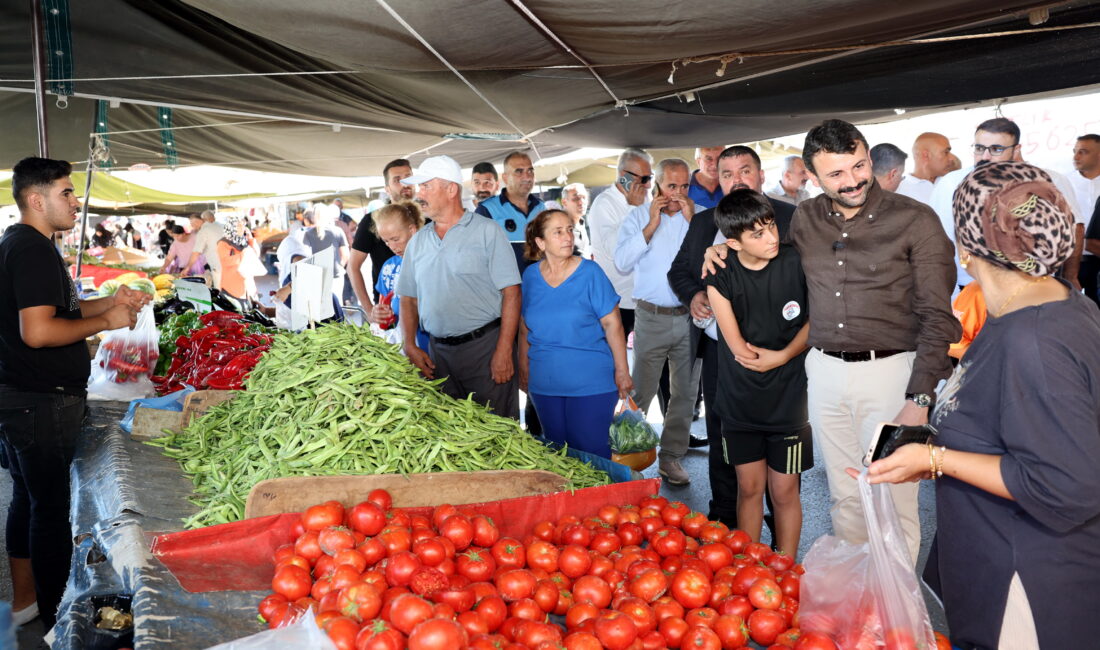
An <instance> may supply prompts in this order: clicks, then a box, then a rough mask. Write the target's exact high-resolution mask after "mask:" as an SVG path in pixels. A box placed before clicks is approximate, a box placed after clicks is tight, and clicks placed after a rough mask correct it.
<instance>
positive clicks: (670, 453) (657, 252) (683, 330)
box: [615, 158, 699, 485]
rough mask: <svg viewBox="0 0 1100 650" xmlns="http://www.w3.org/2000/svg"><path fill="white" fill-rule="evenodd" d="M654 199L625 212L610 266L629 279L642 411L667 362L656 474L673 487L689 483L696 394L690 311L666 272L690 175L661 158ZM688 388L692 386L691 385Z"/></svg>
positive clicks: (682, 165)
mask: <svg viewBox="0 0 1100 650" xmlns="http://www.w3.org/2000/svg"><path fill="white" fill-rule="evenodd" d="M654 179H655V180H656V182H657V191H658V194H657V196H656V197H655V198H654V199H653V200H652V201H651V202H649V203H646V204H643V205H640V206H638V207H636V208H634V209H633V210H631V211H630V213H629V214H627V215H626V219H624V220H623V225H622V227H621V228H620V229H619V237H618V243H617V244H616V246H615V266H616V268H617V269H618V270H619V271H620V272H622V273H633V274H634V291H633V298H634V303H635V305H636V310H635V312H634V373H633V375H634V376H633V379H634V388H635V390H634V395H635V401H636V402H637V403H638V405H639V406H641V407H642V408H643V409H646V408H647V407H648V406H649V404H650V402H652V401H653V397H654V395H655V394H656V393H657V384H658V381H659V379H660V377H661V369H662V367H663V366H664V364H665V362H666V361H667V362H668V365H669V371H670V372H669V388H670V395H669V401H668V409H667V411H666V412H665V424H664V428H663V430H662V432H661V451H660V461H659V465H658V472H659V473H660V474H661V476H663V477H665V480H666V481H668V482H669V484H671V485H687V484H688V483H690V482H691V479H690V478H689V477H688V474H687V472H686V471H684V468H683V465H682V464H681V462H680V459H682V458H683V457H684V454H685V453H686V452H687V449H688V439H689V437H690V430H691V418H692V410H693V408H694V406H695V397H696V395H697V394H698V392H699V386H698V375H696V374H695V373H694V372H693V370H694V365H695V351H694V350H693V349H692V347H691V341H692V338H691V329H692V327H693V326H692V323H691V318H690V316H689V315H688V308H687V307H686V306H684V304H683V303H681V302H680V299H679V298H678V297H677V296H676V294H675V293H674V292H673V291H672V287H671V286H670V285H669V283H668V271H669V267H671V266H672V261H673V260H674V259H675V258H676V254H677V253H678V252H679V251H680V244H681V243H683V241H684V236H685V235H686V234H687V231H688V225H690V223H691V218H692V216H694V215H695V210H696V205H695V203H694V202H693V201H692V200H691V199H690V198H689V196H688V188H689V186H690V183H691V169H690V168H689V167H688V164H687V162H685V161H683V160H680V159H679V158H666V159H665V160H662V161H660V162H659V163H657V165H656V168H655V169H654ZM693 380H694V381H693Z"/></svg>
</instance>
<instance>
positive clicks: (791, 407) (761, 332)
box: [706, 189, 813, 557]
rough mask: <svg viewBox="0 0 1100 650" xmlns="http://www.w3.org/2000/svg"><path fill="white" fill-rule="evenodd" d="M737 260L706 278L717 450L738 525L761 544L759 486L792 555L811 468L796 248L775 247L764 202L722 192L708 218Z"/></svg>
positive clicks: (802, 294)
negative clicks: (728, 469)
mask: <svg viewBox="0 0 1100 650" xmlns="http://www.w3.org/2000/svg"><path fill="white" fill-rule="evenodd" d="M714 222H715V224H716V225H717V226H718V230H719V231H720V232H721V233H722V235H723V236H724V237H726V243H727V244H728V245H729V246H730V248H732V249H733V250H734V251H735V252H736V253H737V255H736V256H734V257H733V258H732V259H733V263H730V264H727V265H726V268H724V269H720V270H719V271H718V274H717V275H711V276H708V277H707V278H706V283H707V296H708V298H709V299H710V306H711V309H712V310H713V311H714V317H715V319H716V320H717V322H718V327H719V329H720V330H721V333H722V336H720V337H719V338H718V346H719V351H718V399H717V400H716V402H717V411H718V415H719V417H721V419H722V447H723V454H724V455H725V456H726V460H727V462H728V463H730V464H732V465H735V466H736V468H737V490H738V496H737V521H738V523H739V524H740V527H741V528H742V529H743V530H744V531H745V532H747V533H748V534H749V535H750V536H751V537H752V538H753V541H759V538H760V525H761V521H762V518H763V513H764V508H763V503H762V500H763V496H764V486H765V484H767V486H768V488H769V490H770V492H771V497H772V501H773V503H774V514H775V528H776V535H775V537H776V539H775V546H776V547H777V548H778V549H779V550H780V551H783V552H785V553H788V554H790V555H791V556H792V557H794V556H795V555H796V554H797V552H798V538H799V535H800V533H801V530H802V502H801V499H800V498H799V474H800V473H801V472H803V471H805V470H807V469H809V468H811V467H813V442H812V440H811V437H810V428H809V424H808V421H809V418H808V414H807V409H806V370H805V365H804V362H805V356H806V355H805V353H806V350H807V349H808V348H807V346H806V339H807V337H808V335H809V327H810V326H809V321H808V314H807V303H806V278H805V276H804V275H803V274H802V262H801V260H800V258H799V256H798V253H797V252H796V251H795V249H794V247H792V246H787V245H783V244H780V242H779V234H778V230H777V229H776V225H775V215H774V213H773V212H772V207H771V205H770V204H769V203H768V201H767V200H765V199H764V197H763V196H761V195H760V194H758V193H756V192H754V191H752V190H748V189H742V190H735V191H733V192H731V193H729V194H727V195H726V196H725V197H724V198H723V199H722V200H721V201H720V202H719V203H718V206H717V208H716V209H715V213H714Z"/></svg>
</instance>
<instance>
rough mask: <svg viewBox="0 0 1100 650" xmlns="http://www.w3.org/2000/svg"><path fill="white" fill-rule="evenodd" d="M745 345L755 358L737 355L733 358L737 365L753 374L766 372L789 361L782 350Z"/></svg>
mask: <svg viewBox="0 0 1100 650" xmlns="http://www.w3.org/2000/svg"><path fill="white" fill-rule="evenodd" d="M745 345H746V347H748V348H749V352H752V353H753V354H755V355H756V358H755V359H752V358H748V357H747V356H746V357H742V356H741V355H737V356H736V357H734V358H735V359H736V360H737V363H739V364H741V365H742V366H743V367H745V368H748V369H749V370H752V371H754V372H767V371H769V370H772V369H775V368H778V367H779V366H781V365H783V364H785V363H787V362H788V361H790V358H789V357H788V356H787V353H786V352H783V351H782V350H767V349H765V348H758V347H756V346H755V345H753V344H752V343H745Z"/></svg>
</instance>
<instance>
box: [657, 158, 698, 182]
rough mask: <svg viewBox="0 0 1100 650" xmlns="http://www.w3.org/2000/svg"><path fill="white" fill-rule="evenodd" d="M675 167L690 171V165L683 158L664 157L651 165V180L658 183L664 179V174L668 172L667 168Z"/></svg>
mask: <svg viewBox="0 0 1100 650" xmlns="http://www.w3.org/2000/svg"><path fill="white" fill-rule="evenodd" d="M677 167H679V168H682V169H683V170H684V171H686V172H688V173H690V172H691V167H690V166H689V165H688V164H687V161H685V160H684V159H683V158H665V159H664V160H661V161H660V162H658V163H657V164H656V165H654V166H653V180H655V181H656V182H657V184H658V185H660V184H661V181H663V180H664V179H665V174H667V173H668V170H670V169H674V168H677Z"/></svg>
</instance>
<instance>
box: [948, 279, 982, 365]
mask: <svg viewBox="0 0 1100 650" xmlns="http://www.w3.org/2000/svg"><path fill="white" fill-rule="evenodd" d="M951 307H952V310H953V311H954V312H955V317H956V318H958V319H959V322H960V323H962V328H963V333H962V338H961V339H960V340H959V342H958V343H952V344H951V347H950V349H948V351H947V354H949V355H951V356H953V357H955V358H956V359H961V358H962V356H963V355H964V354H966V351H967V349H968V348H970V344H971V343H972V342H973V341H974V337H976V336H977V335H978V332H980V331H982V325H985V315H986V310H985V296H984V295H983V294H982V288H981V287H979V286H978V283H977V282H971V283H970V284H968V285H966V286H965V287H963V290H962V291H960V292H959V295H958V296H956V297H955V302H954V303H953V304H952V305H951Z"/></svg>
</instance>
